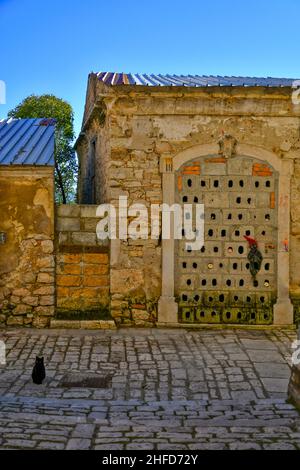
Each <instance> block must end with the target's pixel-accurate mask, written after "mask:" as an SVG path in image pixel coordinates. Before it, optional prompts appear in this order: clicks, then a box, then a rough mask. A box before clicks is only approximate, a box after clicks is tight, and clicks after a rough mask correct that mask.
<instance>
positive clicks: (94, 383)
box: [59, 372, 112, 388]
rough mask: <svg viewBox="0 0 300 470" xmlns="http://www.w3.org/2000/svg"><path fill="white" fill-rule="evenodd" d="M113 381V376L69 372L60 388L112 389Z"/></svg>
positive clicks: (62, 380) (61, 382)
mask: <svg viewBox="0 0 300 470" xmlns="http://www.w3.org/2000/svg"><path fill="white" fill-rule="evenodd" d="M111 379H112V375H97V374H83V373H80V372H76V373H75V372H69V373H67V374H65V375H64V377H63V378H62V379H61V381H60V384H59V386H60V387H65V388H72V387H77V388H110V387H111Z"/></svg>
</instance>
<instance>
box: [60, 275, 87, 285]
mask: <svg viewBox="0 0 300 470" xmlns="http://www.w3.org/2000/svg"><path fill="white" fill-rule="evenodd" d="M56 282H57V285H58V286H62V287H69V286H72V287H75V286H80V284H81V277H80V276H71V275H70V276H66V275H62V274H60V275H58V276H57V278H56Z"/></svg>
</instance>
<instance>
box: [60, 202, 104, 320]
mask: <svg viewBox="0 0 300 470" xmlns="http://www.w3.org/2000/svg"><path fill="white" fill-rule="evenodd" d="M96 207H97V206H93V205H89V206H85V205H75V204H74V205H72V204H67V205H60V206H57V208H56V224H55V230H56V243H55V249H56V307H57V308H56V312H57V314H58V315H62V314H66V316H67V314H68V313H70V314H75V315H77V316H78V318H79V317H80V318H82V319H84V318H87V317H88V316H89V315H91V314H93V315H94V316H97V315H101V314H105V313H108V312H109V307H110V305H109V265H108V263H109V253H108V243H107V242H102V241H99V240H97V238H96V225H97V222H98V220H99V219H98V218H96Z"/></svg>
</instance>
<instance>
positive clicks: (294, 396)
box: [288, 328, 300, 409]
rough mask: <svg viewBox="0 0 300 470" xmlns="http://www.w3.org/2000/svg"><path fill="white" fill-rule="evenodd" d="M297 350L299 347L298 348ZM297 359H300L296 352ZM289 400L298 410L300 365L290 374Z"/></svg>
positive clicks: (299, 404) (299, 405) (299, 338)
mask: <svg viewBox="0 0 300 470" xmlns="http://www.w3.org/2000/svg"><path fill="white" fill-rule="evenodd" d="M298 340H300V328H299V330H298ZM298 348H299V347H298ZM297 359H298V360H299V359H300V354H299V352H298V354H297ZM288 394H289V398H290V399H291V400H292V401H293V402H294V403H295V404H296V405H297V406H298V407H299V409H300V364H297V365H294V366H293V367H292V374H291V379H290V383H289V392H288Z"/></svg>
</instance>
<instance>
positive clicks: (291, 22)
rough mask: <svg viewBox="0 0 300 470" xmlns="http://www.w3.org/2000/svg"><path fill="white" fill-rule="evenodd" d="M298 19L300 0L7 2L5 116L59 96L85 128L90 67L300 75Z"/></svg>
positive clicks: (2, 75)
mask: <svg viewBox="0 0 300 470" xmlns="http://www.w3.org/2000/svg"><path fill="white" fill-rule="evenodd" d="M299 18H300V2H299V0H285V2H283V1H282V0H260V1H257V0H252V1H251V2H244V1H242V0H239V1H237V0H223V1H221V0H214V1H212V2H210V1H209V0H205V1H201V0H189V1H183V0H180V1H179V0H151V1H149V0H147V1H144V0H127V1H126V0H123V1H119V0H112V1H111V2H110V1H105V2H104V1H101V0H85V1H82V0H52V1H48V2H42V1H41V0H39V1H38V0H0V34H1V49H0V80H4V81H5V82H6V86H7V104H6V105H0V117H1V118H3V117H6V113H7V111H8V110H9V109H11V108H13V107H14V106H15V105H16V104H18V103H19V102H20V101H21V100H22V99H23V98H24V97H26V96H28V95H29V94H32V93H35V94H42V93H53V94H55V95H57V96H59V97H61V98H63V99H66V100H67V101H69V102H70V103H71V105H72V106H73V108H74V111H75V129H76V132H77V133H78V132H79V129H80V125H81V119H82V112H83V106H84V100H85V91H86V83H87V77H88V73H89V72H91V71H104V70H105V71H106V70H108V71H116V72H141V73H143V72H147V73H151V72H154V73H178V74H180V73H182V74H186V73H191V74H193V73H197V74H204V75H205V74H206V75H210V74H211V75H213V74H216V75H250V76H278V77H291V78H299V77H300V60H299V49H300V28H299Z"/></svg>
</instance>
